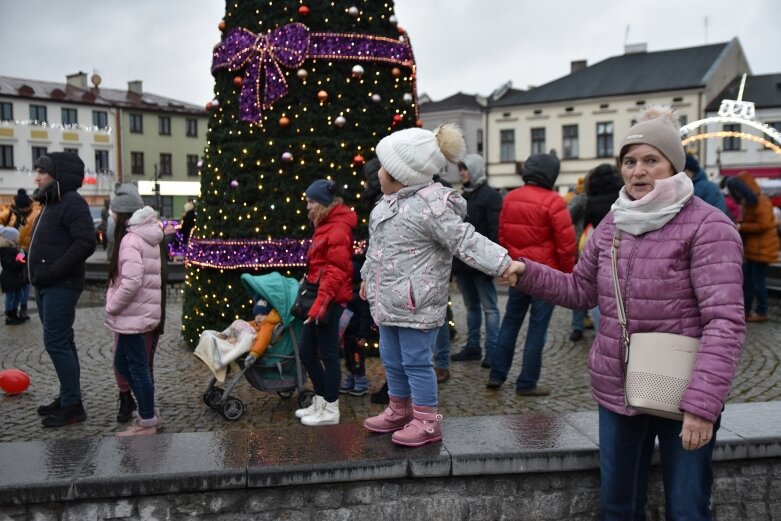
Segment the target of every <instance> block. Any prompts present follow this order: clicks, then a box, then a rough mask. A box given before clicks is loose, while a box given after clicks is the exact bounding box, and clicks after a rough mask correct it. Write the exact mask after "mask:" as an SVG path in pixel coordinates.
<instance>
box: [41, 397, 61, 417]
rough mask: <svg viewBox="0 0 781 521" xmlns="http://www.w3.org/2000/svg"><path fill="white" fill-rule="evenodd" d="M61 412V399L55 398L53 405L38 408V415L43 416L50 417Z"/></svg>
mask: <svg viewBox="0 0 781 521" xmlns="http://www.w3.org/2000/svg"><path fill="white" fill-rule="evenodd" d="M59 410H60V397H59V396H58V397H57V398H55V399H54V400H53V401H52V403H47V404H46V405H41V406H40V407H38V414H40V415H41V416H49V415H50V414H54V413H55V412H57V411H59Z"/></svg>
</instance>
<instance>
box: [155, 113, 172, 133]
mask: <svg viewBox="0 0 781 521" xmlns="http://www.w3.org/2000/svg"><path fill="white" fill-rule="evenodd" d="M157 130H158V132H159V133H160V135H161V136H170V135H171V118H170V117H168V116H160V117H158V118H157Z"/></svg>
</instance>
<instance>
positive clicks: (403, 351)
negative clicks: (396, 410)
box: [380, 326, 442, 407]
mask: <svg viewBox="0 0 781 521" xmlns="http://www.w3.org/2000/svg"><path fill="white" fill-rule="evenodd" d="M441 329H442V328H441V327H440V328H437V329H429V330H428V331H424V330H421V329H412V328H411V327H396V326H380V358H381V359H382V365H383V367H385V376H386V378H387V379H388V395H389V396H393V397H394V398H409V397H411V398H412V403H413V404H414V405H423V406H426V407H436V406H437V376H436V374H435V373H434V367H433V366H432V365H431V351H432V349H433V348H434V344H435V343H436V341H437V335H438V334H439V331H440V330H441Z"/></svg>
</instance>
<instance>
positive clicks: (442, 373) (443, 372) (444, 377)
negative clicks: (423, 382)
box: [434, 367, 450, 384]
mask: <svg viewBox="0 0 781 521" xmlns="http://www.w3.org/2000/svg"><path fill="white" fill-rule="evenodd" d="M434 373H435V374H436V375H437V383H438V384H443V383H445V382H447V381H448V380H450V370H449V369H445V368H443V367H435V368H434Z"/></svg>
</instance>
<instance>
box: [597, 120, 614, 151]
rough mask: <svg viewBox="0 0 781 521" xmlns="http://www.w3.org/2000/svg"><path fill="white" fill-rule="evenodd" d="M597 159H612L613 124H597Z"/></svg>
mask: <svg viewBox="0 0 781 521" xmlns="http://www.w3.org/2000/svg"><path fill="white" fill-rule="evenodd" d="M597 157H613V122H612V121H605V122H602V123H597Z"/></svg>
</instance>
